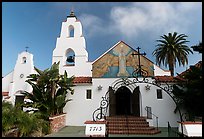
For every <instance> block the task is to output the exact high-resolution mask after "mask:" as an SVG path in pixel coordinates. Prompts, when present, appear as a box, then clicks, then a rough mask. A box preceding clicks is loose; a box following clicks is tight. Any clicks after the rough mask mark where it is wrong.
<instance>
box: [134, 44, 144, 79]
mask: <svg viewBox="0 0 204 139" xmlns="http://www.w3.org/2000/svg"><path fill="white" fill-rule="evenodd" d="M140 49H141V48H139V47H137V51H138V54H134V53H132V56H134V55H138V61H139V65H138V67H139V76H141V75H142V71H141V69H142V68H141V64H140V55H144V56H145V55H146V53H145V52H144V53H140Z"/></svg>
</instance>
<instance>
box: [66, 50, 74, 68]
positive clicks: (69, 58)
mask: <svg viewBox="0 0 204 139" xmlns="http://www.w3.org/2000/svg"><path fill="white" fill-rule="evenodd" d="M66 65H68V66H74V65H75V53H74V51H73V50H72V49H71V48H69V49H67V51H66Z"/></svg>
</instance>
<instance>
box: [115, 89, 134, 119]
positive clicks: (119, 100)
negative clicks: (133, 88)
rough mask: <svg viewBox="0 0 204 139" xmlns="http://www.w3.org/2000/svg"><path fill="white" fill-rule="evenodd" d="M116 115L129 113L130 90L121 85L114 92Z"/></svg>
mask: <svg viewBox="0 0 204 139" xmlns="http://www.w3.org/2000/svg"><path fill="white" fill-rule="evenodd" d="M115 93H116V115H130V114H131V113H130V95H131V92H130V90H129V89H128V88H127V87H125V86H122V87H120V88H119V89H118V90H117V91H116V92H115Z"/></svg>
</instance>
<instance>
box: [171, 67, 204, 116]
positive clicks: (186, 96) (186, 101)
mask: <svg viewBox="0 0 204 139" xmlns="http://www.w3.org/2000/svg"><path fill="white" fill-rule="evenodd" d="M177 80H178V82H179V83H178V84H177V85H174V86H173V91H172V93H173V94H174V97H175V100H176V101H177V102H178V107H181V108H184V109H185V110H186V111H187V115H188V117H187V120H194V119H195V116H202V101H203V100H202V94H203V93H202V68H199V67H195V66H194V67H191V68H190V69H189V70H187V71H186V72H185V74H183V75H179V78H177Z"/></svg>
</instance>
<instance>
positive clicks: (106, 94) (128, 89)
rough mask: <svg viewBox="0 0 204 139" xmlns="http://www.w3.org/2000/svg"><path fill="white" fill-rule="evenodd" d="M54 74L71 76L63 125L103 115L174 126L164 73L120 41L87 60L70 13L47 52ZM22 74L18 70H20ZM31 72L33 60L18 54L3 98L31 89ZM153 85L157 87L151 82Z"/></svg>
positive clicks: (5, 82)
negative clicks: (55, 69) (56, 66)
mask: <svg viewBox="0 0 204 139" xmlns="http://www.w3.org/2000/svg"><path fill="white" fill-rule="evenodd" d="M59 61H60V65H59V72H60V74H63V73H64V71H65V70H66V71H67V73H68V76H69V77H71V76H72V75H74V76H75V80H74V83H75V85H76V86H74V94H73V95H71V94H68V96H67V97H68V98H69V99H72V101H69V102H68V103H67V104H66V106H65V107H64V112H65V113H66V125H67V126H84V122H85V121H87V120H100V118H104V117H108V116H120V115H130V116H137V117H147V121H148V122H149V125H150V126H155V127H156V126H157V125H158V126H159V127H167V124H168V122H170V124H171V126H173V127H178V122H177V121H180V119H179V114H178V113H174V109H175V108H176V104H175V103H174V101H173V100H172V98H171V96H170V95H169V94H168V92H166V91H165V89H164V87H165V85H166V84H173V83H174V82H173V77H171V76H170V71H167V70H163V69H162V68H160V67H158V66H157V65H155V64H154V63H153V62H152V61H151V60H149V59H148V58H147V57H145V54H142V53H140V48H139V47H138V48H137V49H136V50H135V49H133V47H131V46H129V45H128V44H127V43H125V42H124V41H119V42H115V45H113V46H112V47H110V49H108V50H107V51H106V52H105V53H103V54H102V55H101V56H99V57H98V58H97V59H96V60H94V61H93V62H90V61H89V60H88V52H87V50H86V39H85V37H84V35H83V28H82V24H81V21H80V20H79V19H77V17H76V16H75V14H74V12H71V13H70V15H69V16H67V20H66V21H64V22H62V26H61V32H60V36H59V37H58V38H57V40H56V47H55V49H54V50H53V55H52V64H53V63H54V62H59ZM22 69H23V70H22ZM31 73H35V71H34V63H33V55H32V54H30V53H29V52H22V53H20V54H19V56H18V59H17V62H16V66H15V68H14V70H13V71H12V72H11V73H9V74H8V75H6V76H5V77H3V79H2V82H3V83H2V93H3V99H11V101H12V103H13V104H14V103H15V100H17V98H18V96H20V93H19V92H21V91H22V90H26V91H30V92H31V90H32V88H31V87H30V86H29V84H27V83H25V80H26V76H27V75H29V74H31ZM156 81H157V82H156Z"/></svg>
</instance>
